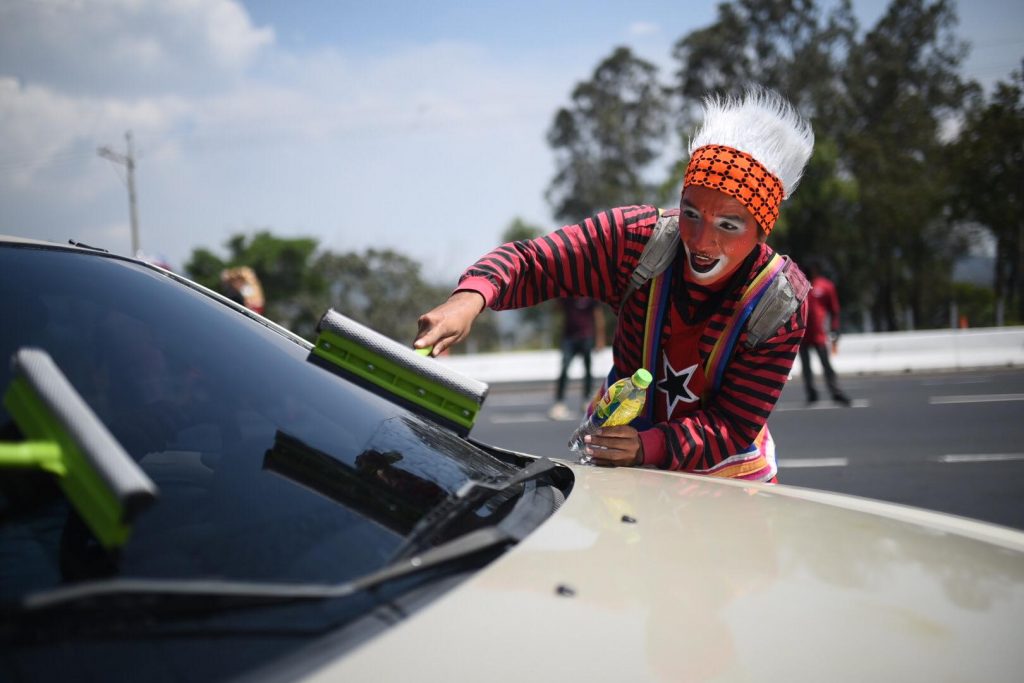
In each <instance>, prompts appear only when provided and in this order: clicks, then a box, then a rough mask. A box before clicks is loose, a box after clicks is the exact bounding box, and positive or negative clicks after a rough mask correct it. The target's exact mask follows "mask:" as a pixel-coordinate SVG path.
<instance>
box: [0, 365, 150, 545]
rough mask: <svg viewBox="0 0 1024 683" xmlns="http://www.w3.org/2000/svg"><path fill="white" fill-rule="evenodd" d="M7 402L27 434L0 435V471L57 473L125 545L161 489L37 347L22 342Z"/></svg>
mask: <svg viewBox="0 0 1024 683" xmlns="http://www.w3.org/2000/svg"><path fill="white" fill-rule="evenodd" d="M11 363H12V367H13V370H14V379H13V380H12V381H11V385H10V387H9V388H8V389H7V393H6V394H5V395H4V406H5V407H6V408H7V411H8V412H9V413H10V415H11V417H12V418H14V422H15V423H16V424H17V425H18V428H19V429H20V430H21V433H22V435H23V436H24V438H25V441H21V442H0V476H4V475H3V471H2V470H3V469H6V468H9V467H37V468H40V469H43V470H46V471H47V472H50V473H51V474H53V475H55V476H56V477H57V481H58V483H59V484H60V487H61V489H63V491H64V494H65V495H66V496H67V497H68V500H69V501H70V502H71V504H72V505H73V506H74V508H75V510H76V511H77V512H78V514H79V516H81V518H82V520H83V521H84V522H85V523H86V525H88V527H89V529H91V530H92V532H93V534H95V536H96V538H97V539H98V540H99V541H100V543H102V544H103V546H104V547H106V548H108V549H113V548H116V547H118V546H122V545H124V544H125V542H126V541H127V540H128V537H129V536H130V534H131V523H132V521H133V520H134V519H135V518H136V517H137V516H138V514H139V513H140V512H141V511H142V510H143V509H144V508H146V507H147V506H149V505H150V504H152V503H153V501H154V500H156V497H157V488H156V485H155V484H153V482H152V480H150V478H149V477H147V476H146V474H145V473H144V472H143V471H142V470H141V469H140V468H139V466H138V465H137V464H135V461H134V460H132V459H131V457H130V456H129V455H128V454H127V453H126V452H125V451H124V449H123V448H122V447H121V444H119V443H118V442H117V440H116V439H115V438H114V437H113V435H112V434H111V433H110V432H109V431H108V430H107V428H106V427H105V426H104V425H103V423H102V422H101V421H100V420H99V418H97V417H96V415H95V414H94V413H93V412H92V410H90V409H89V406H88V405H86V403H85V401H84V400H83V399H82V397H81V396H80V395H79V394H78V392H77V391H75V389H74V387H72V386H71V383H70V382H68V380H67V378H66V377H65V376H64V374H63V373H62V372H61V371H60V369H59V368H58V367H57V365H56V364H55V363H54V362H53V360H52V359H51V358H50V356H49V354H47V353H46V352H45V351H42V350H40V349H29V348H22V349H19V350H18V351H17V352H16V353H15V354H14V357H13V358H12V360H11Z"/></svg>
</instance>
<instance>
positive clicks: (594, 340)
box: [548, 297, 604, 420]
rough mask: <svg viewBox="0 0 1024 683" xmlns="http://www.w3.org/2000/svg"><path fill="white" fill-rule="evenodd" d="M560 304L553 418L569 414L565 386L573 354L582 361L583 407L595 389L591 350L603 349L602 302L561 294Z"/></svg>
mask: <svg viewBox="0 0 1024 683" xmlns="http://www.w3.org/2000/svg"><path fill="white" fill-rule="evenodd" d="M561 304H562V314H563V321H562V343H561V348H562V369H561V371H560V372H559V373H558V383H557V384H556V386H555V404H554V405H553V406H551V410H550V411H549V412H548V417H550V418H551V419H552V420H567V419H569V418H570V417H572V416H573V415H572V413H570V411H569V408H568V407H566V405H565V385H566V382H567V381H568V378H569V366H570V365H571V364H572V361H573V359H574V358H576V356H579V357H580V358H581V359H582V360H583V401H582V405H583V406H584V409H585V408H586V405H587V403H589V402H590V399H591V392H592V391H593V389H594V381H593V377H592V375H591V374H590V353H591V351H593V350H594V349H598V350H600V349H603V348H604V313H603V312H602V311H601V304H600V303H598V302H597V301H595V300H594V299H591V298H589V297H580V298H570V297H563V298H562V299H561Z"/></svg>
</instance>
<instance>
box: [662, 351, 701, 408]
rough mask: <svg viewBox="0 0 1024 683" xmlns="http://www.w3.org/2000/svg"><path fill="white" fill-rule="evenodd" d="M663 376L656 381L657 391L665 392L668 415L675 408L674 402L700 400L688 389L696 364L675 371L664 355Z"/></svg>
mask: <svg viewBox="0 0 1024 683" xmlns="http://www.w3.org/2000/svg"><path fill="white" fill-rule="evenodd" d="M664 358H665V373H664V375H665V378H664V379H662V380H661V381H659V382H658V391H663V392H665V400H666V401H668V413H667V414H668V415H671V414H672V412H673V411H674V410H675V409H676V403H678V402H679V401H682V402H683V403H694V402H696V401H699V400H700V397H699V396H697V395H696V394H694V393H693V392H692V391H690V380H691V379H693V373H694V371H695V370H696V369H697V364H696V363H694V364H693V365H691V366H690V367H688V368H683V369H682V370H680V371H678V372H677V371H676V369H675V368H674V367H672V363H670V362H669V360H668V356H665V357H664Z"/></svg>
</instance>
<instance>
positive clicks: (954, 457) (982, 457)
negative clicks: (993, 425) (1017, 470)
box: [933, 453, 1024, 463]
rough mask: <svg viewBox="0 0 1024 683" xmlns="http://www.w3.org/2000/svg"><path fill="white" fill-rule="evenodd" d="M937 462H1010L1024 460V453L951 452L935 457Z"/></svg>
mask: <svg viewBox="0 0 1024 683" xmlns="http://www.w3.org/2000/svg"><path fill="white" fill-rule="evenodd" d="M933 459H934V460H935V461H936V462H942V463H959V462H1009V461H1013V460H1024V453H951V454H947V455H940V456H937V457H935V458H933Z"/></svg>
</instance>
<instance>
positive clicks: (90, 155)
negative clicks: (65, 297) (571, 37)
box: [0, 0, 568, 278]
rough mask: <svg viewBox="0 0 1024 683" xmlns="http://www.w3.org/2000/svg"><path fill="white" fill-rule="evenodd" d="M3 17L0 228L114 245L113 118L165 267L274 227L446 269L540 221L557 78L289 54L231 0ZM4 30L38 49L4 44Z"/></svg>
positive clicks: (7, 12) (516, 69)
mask: <svg viewBox="0 0 1024 683" xmlns="http://www.w3.org/2000/svg"><path fill="white" fill-rule="evenodd" d="M141 17H147V18H148V19H147V21H145V22H142V20H141ZM12 18H14V19H18V21H19V22H20V24H19V27H18V30H15V29H14V28H12V27H11V26H10V20H11V19H12ZM77 23H80V26H78V27H77V28H76V27H75V25H76V24H77ZM141 24H146V30H144V31H140V30H139V27H140V25H141ZM0 26H3V28H0V44H4V46H3V47H0V121H2V122H3V125H2V126H0V149H2V150H4V151H3V152H0V207H3V208H2V209H0V211H2V216H0V218H2V219H3V220H2V221H0V232H2V231H10V230H12V229H14V230H18V231H19V232H18V234H28V235H29V236H37V237H41V238H44V239H57V240H63V239H66V238H67V237H71V236H75V237H77V238H79V239H82V240H83V241H86V242H90V241H93V242H96V243H97V244H101V245H106V246H110V248H112V249H114V250H121V251H126V250H127V244H128V240H127V237H126V235H127V210H126V201H125V192H124V186H123V183H122V182H120V181H119V180H118V179H117V178H115V177H114V174H115V173H118V172H120V169H118V168H117V167H116V166H115V165H113V164H111V163H110V162H108V161H106V160H103V159H100V158H98V157H97V155H96V148H97V147H99V146H101V145H110V146H112V147H114V148H115V149H123V145H124V137H123V136H124V132H125V131H126V130H132V131H133V133H134V138H135V141H136V145H137V150H138V166H137V167H138V176H137V181H138V182H137V184H138V189H139V215H140V226H141V232H142V244H143V248H144V249H146V250H147V251H151V252H158V253H163V254H165V255H167V256H168V257H169V258H170V259H171V261H172V263H174V264H176V265H178V266H180V265H182V263H183V262H184V260H185V259H186V258H187V256H188V255H189V253H190V252H191V250H192V249H193V248H195V247H198V246H205V247H213V248H219V247H220V246H221V245H222V244H223V243H224V241H225V239H226V238H227V236H228V235H229V234H231V233H234V232H239V231H248V230H252V229H255V228H267V227H269V228H271V229H273V230H274V231H275V232H279V233H281V234H305V235H314V236H317V237H318V238H320V239H321V240H322V242H323V244H324V245H325V246H327V247H330V248H332V249H337V250H348V249H363V248H366V247H368V246H370V245H377V246H386V247H392V248H397V249H400V250H401V251H403V252H404V253H408V254H410V255H413V256H414V257H416V258H418V259H422V260H423V262H424V265H425V269H426V271H427V272H428V273H430V274H434V275H441V276H443V277H445V278H451V277H452V276H453V275H454V273H455V272H457V271H458V270H459V269H461V268H462V267H463V266H465V265H466V264H467V263H468V261H469V260H470V259H472V258H475V257H476V256H478V255H479V254H480V253H482V252H483V251H484V250H485V249H486V248H489V247H490V246H492V245H493V243H494V241H495V240H496V239H497V236H498V234H499V233H500V231H501V229H503V228H504V227H505V225H506V224H507V222H508V221H509V220H510V219H511V218H512V217H513V216H515V215H522V216H524V217H525V218H527V219H529V220H540V221H543V220H545V218H544V216H543V215H541V214H542V213H544V211H545V210H544V207H543V206H542V187H543V185H544V184H545V183H546V182H547V180H548V179H549V178H550V168H549V166H550V155H549V153H548V151H547V149H546V147H545V145H544V141H543V131H544V129H545V128H546V126H547V124H548V122H549V118H550V115H551V112H552V111H553V110H554V107H555V106H556V104H557V102H558V101H559V100H560V99H561V98H563V97H564V93H565V92H566V91H567V90H568V84H567V83H564V82H562V81H561V80H559V78H558V77H557V76H555V75H553V74H552V73H550V72H549V71H539V70H537V69H536V68H533V69H531V68H530V67H525V66H522V65H518V64H512V65H509V64H498V63H495V62H494V61H493V59H491V58H490V56H489V54H488V52H487V50H486V48H485V47H482V46H474V45H466V44H457V43H435V44H427V45H415V44H410V45H407V46H405V47H404V48H402V49H400V50H398V51H397V52H395V51H392V52H389V53H387V54H386V55H385V56H382V57H377V58H371V57H367V56H364V55H361V54H356V55H348V54H345V53H342V52H340V51H339V50H335V49H324V50H321V51H318V52H310V53H305V54H295V53H289V52H287V51H285V50H284V49H283V48H281V47H279V46H276V45H274V44H273V43H272V37H273V32H272V30H270V29H255V28H253V27H252V25H251V22H250V21H249V19H248V18H247V16H246V15H245V13H244V10H242V9H241V8H240V7H238V6H237V5H235V4H233V3H227V2H217V3H204V2H198V1H192V0H177V1H175V2H158V1H156V0H152V1H145V0H134V1H131V2H129V0H122V1H121V2H106V3H99V4H97V3H88V6H87V5H86V4H85V3H81V4H80V3H73V2H65V3H56V2H44V3H38V5H36V4H33V5H32V6H31V7H30V6H28V5H25V4H21V3H19V4H16V5H14V6H13V9H12V8H11V7H5V8H4V9H0ZM218 27H219V28H218ZM200 29H203V30H200ZM15 34H17V40H16V41H15V42H18V43H20V44H22V45H29V44H38V46H39V47H38V49H35V54H34V56H24V57H18V58H17V59H14V58H12V57H11V53H12V51H13V49H14V48H13V47H11V46H10V44H9V43H8V39H11V38H14V37H15ZM48 48H50V49H52V53H50V52H48ZM44 52H46V53H47V54H46V55H45V56H44V55H43V53H44ZM125 64H131V66H132V68H131V70H130V73H129V72H127V70H125V69H123V67H124V65H125ZM115 65H120V66H121V67H122V69H121V71H118V70H117V69H115V68H114V66H115ZM143 75H145V76H146V77H145V78H143V77H142V76H143ZM182 75H188V76H189V79H191V80H203V81H204V82H205V83H206V85H207V87H196V84H195V83H193V82H191V81H190V80H189V79H182V78H181V76H182ZM193 75H194V78H192V77H193ZM30 76H31V77H30ZM150 77H152V78H151V79H150ZM186 81H188V82H186ZM214 85H215V86H216V87H213V86H214ZM498 159H500V163H499V162H497V161H496V160H498ZM118 234H120V235H122V239H121V244H118V243H117V240H116V236H117V235H118Z"/></svg>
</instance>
